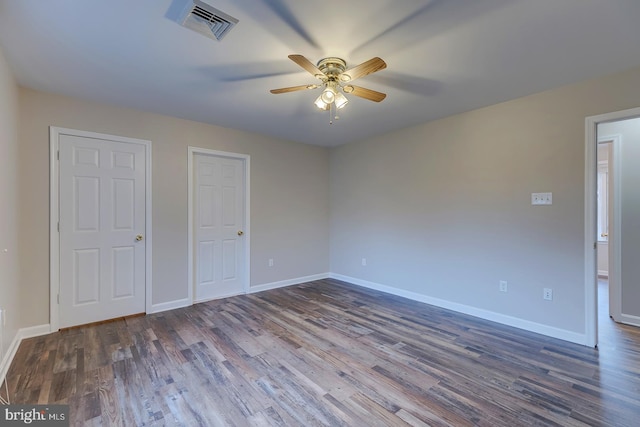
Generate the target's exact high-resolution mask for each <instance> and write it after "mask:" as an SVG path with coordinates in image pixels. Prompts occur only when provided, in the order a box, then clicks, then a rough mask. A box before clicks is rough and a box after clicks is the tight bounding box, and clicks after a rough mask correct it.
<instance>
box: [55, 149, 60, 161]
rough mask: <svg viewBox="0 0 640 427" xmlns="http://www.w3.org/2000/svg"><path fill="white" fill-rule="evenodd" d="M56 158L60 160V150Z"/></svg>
mask: <svg viewBox="0 0 640 427" xmlns="http://www.w3.org/2000/svg"><path fill="white" fill-rule="evenodd" d="M56 158H57V159H58V160H60V150H58V151H56Z"/></svg>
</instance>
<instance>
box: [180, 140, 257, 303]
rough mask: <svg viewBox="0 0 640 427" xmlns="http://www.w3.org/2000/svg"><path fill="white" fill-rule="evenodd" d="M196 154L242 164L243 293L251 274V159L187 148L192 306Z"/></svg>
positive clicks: (235, 154) (190, 297)
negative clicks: (235, 160) (230, 159)
mask: <svg viewBox="0 0 640 427" xmlns="http://www.w3.org/2000/svg"><path fill="white" fill-rule="evenodd" d="M197 154H204V155H209V156H217V157H227V158H233V159H238V160H241V161H242V162H243V165H244V218H243V221H244V227H243V228H244V233H245V234H244V235H245V236H246V239H245V242H244V266H242V268H243V273H244V284H243V290H244V293H248V292H249V284H250V283H251V277H250V272H251V268H250V266H251V258H250V254H251V226H250V207H251V205H250V200H251V197H250V182H251V181H250V169H251V168H250V161H251V158H250V156H249V155H246V154H239V153H231V152H227V151H219V150H210V149H207V148H199V147H192V146H189V147H188V172H187V173H188V203H187V204H188V218H189V219H188V229H189V233H188V234H189V239H188V266H189V269H188V271H189V273H188V283H189V291H188V299H189V304H193V302H194V287H195V280H194V271H193V265H194V258H193V257H194V253H193V243H194V236H195V224H194V222H193V213H194V211H193V209H194V206H193V204H194V202H195V200H194V198H193V191H194V185H195V182H194V179H193V173H194V167H195V162H194V157H195V156H196V155H197Z"/></svg>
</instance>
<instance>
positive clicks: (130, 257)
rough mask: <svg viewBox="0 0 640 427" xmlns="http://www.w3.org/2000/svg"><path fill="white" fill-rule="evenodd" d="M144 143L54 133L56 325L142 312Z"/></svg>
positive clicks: (143, 274) (143, 289) (143, 273)
mask: <svg viewBox="0 0 640 427" xmlns="http://www.w3.org/2000/svg"><path fill="white" fill-rule="evenodd" d="M145 149H146V148H145V146H143V145H141V144H129V143H124V142H117V141H109V140H105V139H96V138H89V137H81V136H72V135H60V140H59V150H60V166H59V170H60V178H59V179H60V180H59V200H60V202H59V206H60V316H59V321H60V327H61V328H64V327H70V326H75V325H82V324H86V323H91V322H97V321H101V320H107V319H112V318H116V317H121V316H127V315H131V314H137V313H143V312H144V311H145V280H146V278H145V262H146V260H145V239H144V237H145V236H144V232H145V218H146V212H145V191H146V183H145V180H146V157H145Z"/></svg>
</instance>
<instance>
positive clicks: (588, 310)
mask: <svg viewBox="0 0 640 427" xmlns="http://www.w3.org/2000/svg"><path fill="white" fill-rule="evenodd" d="M636 117H640V108H631V109H629V110H622V111H615V112H612V113H607V114H600V115H597V116H590V117H586V118H585V156H584V165H585V166H584V306H585V307H584V313H585V321H584V322H585V340H586V342H585V345H587V346H590V347H595V346H597V345H598V277H597V273H596V270H597V268H598V267H597V257H596V254H597V242H598V238H597V236H596V234H597V232H596V230H597V224H596V221H597V209H598V201H597V198H596V188H597V177H598V162H597V150H598V132H597V130H598V129H597V128H598V124H600V123H607V122H614V121H618V120H625V119H632V118H636ZM614 149H615V147H614ZM618 169H619V168H618ZM614 172H615V167H614ZM614 197H615V196H614ZM614 203H615V198H614ZM614 227H615V224H614ZM610 231H611V230H610ZM614 234H615V231H614ZM610 237H611V236H610ZM613 237H614V239H615V235H614V236H613ZM610 240H611V238H610ZM618 258H619V257H618ZM613 261H614V262H615V261H616V260H615V259H614V260H613ZM609 262H611V260H609ZM612 267H613V266H612V265H611V264H609V270H611V269H612ZM614 274H615V272H614Z"/></svg>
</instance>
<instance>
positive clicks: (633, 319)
mask: <svg viewBox="0 0 640 427" xmlns="http://www.w3.org/2000/svg"><path fill="white" fill-rule="evenodd" d="M619 322H620V323H624V324H625V325H631V326H638V327H640V316H634V315H631V314H624V313H622V314H621V315H620V320H619Z"/></svg>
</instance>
